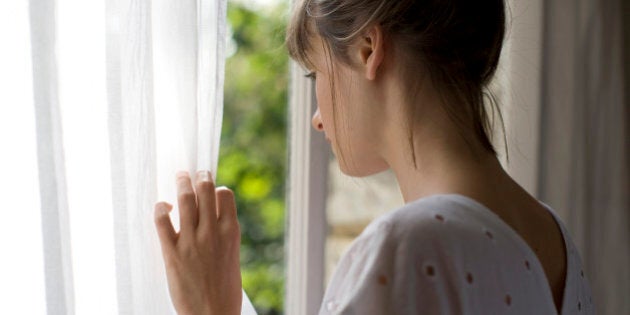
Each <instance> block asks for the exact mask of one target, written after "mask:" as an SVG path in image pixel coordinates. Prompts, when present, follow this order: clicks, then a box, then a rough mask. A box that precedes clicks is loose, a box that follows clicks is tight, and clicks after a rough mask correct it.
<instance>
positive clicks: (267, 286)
mask: <svg viewBox="0 0 630 315" xmlns="http://www.w3.org/2000/svg"><path fill="white" fill-rule="evenodd" d="M228 3H229V5H228V20H229V24H230V28H231V33H232V41H231V43H230V45H229V47H230V48H229V49H228V50H229V51H230V54H231V56H230V57H229V58H228V59H227V61H226V68H225V72H226V73H225V109H224V118H223V130H222V135H221V150H220V158H219V169H218V172H217V176H218V178H217V183H218V184H219V185H225V186H228V187H230V188H232V189H233V190H234V192H235V195H236V203H237V208H238V216H239V221H240V223H241V230H242V237H241V238H242V242H241V270H242V275H243V288H244V289H245V291H246V292H247V294H248V295H249V297H250V298H251V300H252V302H253V304H254V306H255V308H256V310H257V312H258V314H260V315H264V314H283V313H284V312H283V302H284V277H285V273H284V267H285V266H284V265H285V263H284V226H285V220H284V214H285V178H286V172H287V161H288V155H287V137H286V132H287V107H288V106H287V89H288V55H287V53H286V49H285V47H284V32H285V26H286V20H287V7H288V6H287V3H286V2H278V1H276V2H269V3H266V4H265V3H261V2H259V3H258V4H255V3H254V4H255V5H252V3H251V2H250V3H248V2H244V1H229V2H228Z"/></svg>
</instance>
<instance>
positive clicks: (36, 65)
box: [29, 0, 74, 314]
mask: <svg viewBox="0 0 630 315" xmlns="http://www.w3.org/2000/svg"><path fill="white" fill-rule="evenodd" d="M55 7H56V6H55V0H42V1H38V0H31V1H30V2H29V13H30V27H31V34H30V35H31V55H32V65H33V99H34V105H35V121H36V130H37V157H38V168H39V183H40V200H41V201H40V204H41V222H42V227H41V228H42V235H43V236H44V237H43V250H44V268H45V271H44V275H45V283H46V305H47V310H48V313H49V314H74V289H73V286H74V282H73V272H72V271H73V268H72V253H71V245H70V243H71V242H70V223H69V218H68V201H67V190H66V176H65V164H64V163H65V161H64V160H65V159H64V152H63V147H64V146H63V137H62V126H61V119H60V117H61V114H60V108H59V103H58V102H59V99H58V94H57V93H58V91H57V88H58V84H57V80H58V74H57V60H56V53H55V51H56V21H55V20H56V17H55Z"/></svg>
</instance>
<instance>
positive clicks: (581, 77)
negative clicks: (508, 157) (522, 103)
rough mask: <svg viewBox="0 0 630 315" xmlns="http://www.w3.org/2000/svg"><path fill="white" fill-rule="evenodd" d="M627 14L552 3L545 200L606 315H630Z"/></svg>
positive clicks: (599, 5)
mask: <svg viewBox="0 0 630 315" xmlns="http://www.w3.org/2000/svg"><path fill="white" fill-rule="evenodd" d="M623 6H624V0H605V1H599V0H579V1H575V0H550V1H546V2H545V32H544V34H545V40H544V59H543V93H542V108H541V114H542V115H541V151H540V166H541V167H540V172H539V180H540V182H539V196H540V198H541V200H543V201H545V202H546V203H548V204H551V205H553V206H554V208H556V209H558V210H559V211H560V212H561V214H562V215H563V217H564V220H565V222H566V223H567V225H568V227H569V229H570V230H571V232H572V233H573V236H574V240H575V242H576V244H577V246H578V248H579V249H580V252H581V254H582V258H583V261H584V267H585V270H584V273H585V275H586V276H587V277H588V278H589V280H590V281H591V285H592V289H593V302H594V303H595V305H596V307H597V309H598V312H599V313H600V314H630V298H629V294H630V269H629V268H630V245H629V244H630V207H629V206H630V205H629V196H630V195H629V194H628V179H629V178H628V116H627V113H628V105H627V104H628V100H627V97H628V95H627V94H625V93H627V92H628V91H627V90H625V91H624V86H625V85H624V73H623V71H624V64H625V63H627V62H628V58H629V57H628V56H629V55H628V52H627V51H626V52H625V53H624V46H623V42H624V39H623V32H624V31H623V25H624V24H623V19H624V15H623V13H622V12H624V11H623V10H622V7H623ZM627 8H628V5H627V1H626V9H627ZM626 12H628V11H626ZM628 17H629V16H628V15H627V14H626V15H625V18H626V19H627V18H628ZM626 23H627V21H626ZM626 31H630V30H628V29H626ZM626 69H627V68H626Z"/></svg>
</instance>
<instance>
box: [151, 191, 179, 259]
mask: <svg viewBox="0 0 630 315" xmlns="http://www.w3.org/2000/svg"><path fill="white" fill-rule="evenodd" d="M171 209H173V206H171V205H170V204H168V203H166V202H158V203H157V204H155V227H156V228H157V232H158V237H159V238H160V244H161V245H162V252H163V253H168V252H170V251H171V249H172V248H173V246H175V241H176V239H177V233H176V232H175V228H174V227H173V223H172V222H171V217H169V216H168V213H169V212H170V211H171Z"/></svg>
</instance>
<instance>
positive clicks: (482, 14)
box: [287, 0, 505, 161]
mask: <svg viewBox="0 0 630 315" xmlns="http://www.w3.org/2000/svg"><path fill="white" fill-rule="evenodd" d="M374 26H378V27H379V29H380V30H381V31H382V34H383V41H384V42H385V43H387V47H389V51H388V53H390V55H395V58H396V59H397V60H399V63H398V64H399V65H401V66H400V67H399V68H398V70H399V73H400V75H401V76H402V77H403V78H404V82H405V85H406V86H405V91H407V92H406V95H405V98H406V99H407V100H408V102H407V103H408V104H414V101H413V100H414V99H415V98H416V97H417V96H418V93H423V89H422V87H424V86H426V84H425V83H426V82H430V84H429V85H430V86H431V87H432V89H434V90H435V92H437V95H439V97H440V98H441V104H442V105H443V110H444V111H445V112H446V113H447V114H448V116H449V118H450V119H452V120H453V122H455V124H456V125H457V126H458V133H459V134H460V135H461V137H462V138H463V139H464V140H465V141H466V142H467V143H468V144H471V145H475V144H480V145H481V146H482V147H483V148H484V149H485V150H487V151H489V152H491V153H493V154H496V152H495V150H494V147H493V145H492V143H491V141H490V134H491V129H490V124H489V117H488V115H487V112H486V108H485V106H484V95H485V93H484V91H485V87H486V85H487V84H488V83H489V81H490V80H491V78H492V77H493V75H494V73H495V70H496V68H497V65H498V62H499V56H500V54H501V47H502V45H503V38H504V33H505V4H504V0H486V1H470V0H395V1H393V0H303V1H302V2H301V4H299V5H298V6H296V10H295V11H294V13H293V19H292V21H291V25H290V26H289V29H288V32H287V46H288V49H289V53H290V55H291V56H292V58H294V59H295V60H297V61H298V62H299V63H301V64H302V65H304V66H305V67H307V68H309V69H313V68H314V65H315V63H316V60H314V59H313V57H314V56H315V55H318V56H320V58H321V55H323V56H325V58H327V59H328V60H326V65H327V67H326V68H327V69H324V70H326V71H328V72H331V73H335V72H338V71H340V70H337V69H341V68H347V67H352V66H353V61H352V58H351V56H350V55H349V51H350V49H351V48H352V47H353V45H355V43H357V40H358V39H361V38H363V37H364V36H365V35H366V32H368V31H369V30H371V29H372V28H373V27H374ZM320 44H321V48H320ZM318 51H319V53H316V52H318ZM322 51H323V53H322ZM320 64H321V62H320ZM337 77H338V75H337V73H335V75H332V74H331V75H330V80H328V82H327V83H329V84H330V89H331V91H335V90H341V91H343V89H340V88H339V87H337V88H336V87H335V85H337V86H339V85H341V84H343V83H342V82H337V80H335V79H336V78H337ZM336 95H343V93H334V92H331V93H330V96H331V100H330V102H331V104H332V106H333V110H334V112H335V113H337V108H335V105H336V103H337V102H336V100H335V98H336ZM323 101H324V102H325V100H321V99H319V96H318V102H320V103H321V102H323ZM406 111H407V112H406V117H407V119H408V121H406V122H405V123H406V124H407V125H408V126H409V127H410V128H409V130H410V137H409V139H410V145H411V149H412V152H414V151H413V132H412V129H413V125H414V122H415V121H416V120H417V116H418V115H419V112H420V109H419V108H417V106H410V108H407V109H406ZM356 114H357V113H356V112H351V113H347V114H346V115H345V116H346V118H347V117H351V116H352V115H356ZM333 116H334V115H333ZM336 120H337V119H334V122H333V124H334V126H335V127H337V125H339V126H342V124H341V123H340V124H337V122H336ZM324 123H326V121H324ZM336 129H338V128H336ZM414 161H415V157H414Z"/></svg>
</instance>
